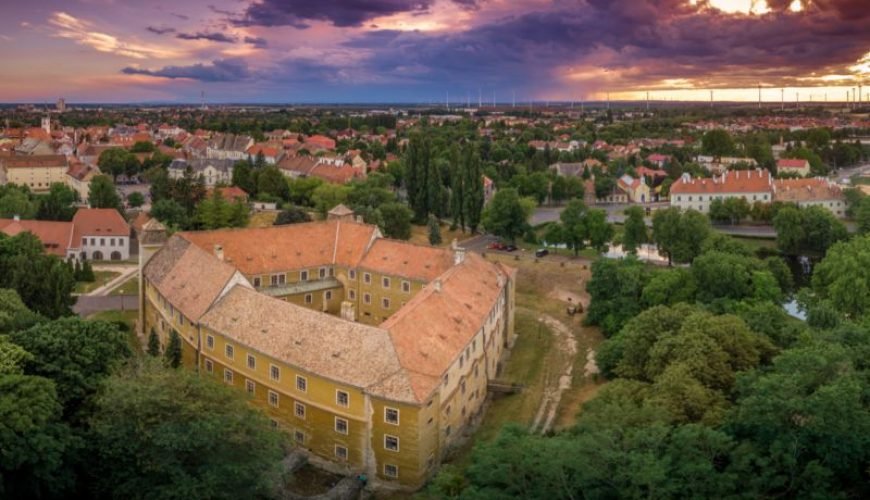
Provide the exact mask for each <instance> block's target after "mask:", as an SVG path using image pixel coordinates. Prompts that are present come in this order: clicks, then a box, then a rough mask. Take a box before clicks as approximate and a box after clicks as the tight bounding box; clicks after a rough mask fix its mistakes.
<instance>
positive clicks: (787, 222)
mask: <svg viewBox="0 0 870 500" xmlns="http://www.w3.org/2000/svg"><path fill="white" fill-rule="evenodd" d="M773 227H774V229H776V244H777V246H778V247H779V249H780V250H781V251H782V252H783V253H785V254H787V255H804V254H807V255H811V256H822V255H824V254H825V252H826V251H827V249H828V248H829V247H830V246H831V245H833V244H834V243H836V242H837V241H840V240H843V239H845V238H846V237H847V236H848V231H847V230H846V226H845V225H844V224H843V223H842V222H841V221H839V220H837V219H836V218H835V217H834V216H833V214H831V213H830V212H829V211H828V210H827V209H825V208H822V207H819V206H811V207H807V208H798V207H796V206H794V205H789V206H786V207H783V208H781V209H780V210H779V211H778V212H777V214H776V216H775V217H774V218H773Z"/></svg>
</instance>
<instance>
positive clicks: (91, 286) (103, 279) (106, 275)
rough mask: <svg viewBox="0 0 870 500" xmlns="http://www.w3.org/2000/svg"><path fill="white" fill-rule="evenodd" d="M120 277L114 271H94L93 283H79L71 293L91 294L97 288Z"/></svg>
mask: <svg viewBox="0 0 870 500" xmlns="http://www.w3.org/2000/svg"><path fill="white" fill-rule="evenodd" d="M120 275H121V273H116V272H115V271H94V278H95V279H94V281H92V282H85V281H79V282H78V283H76V287H75V289H74V290H73V293H81V294H84V293H90V292H93V291H94V290H96V289H97V288H100V287H101V286H103V285H105V284H106V283H108V282H110V281H112V280H113V279H115V278H117V277H118V276H120Z"/></svg>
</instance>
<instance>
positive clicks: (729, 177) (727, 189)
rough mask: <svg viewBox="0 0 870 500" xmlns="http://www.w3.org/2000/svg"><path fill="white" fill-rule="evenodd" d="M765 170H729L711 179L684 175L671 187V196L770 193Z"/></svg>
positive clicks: (768, 175)
mask: <svg viewBox="0 0 870 500" xmlns="http://www.w3.org/2000/svg"><path fill="white" fill-rule="evenodd" d="M771 181H772V179H771V177H770V172H769V171H767V170H761V169H759V170H743V171H740V170H729V171H727V172H725V173H724V174H722V175H720V176H716V177H713V178H711V179H693V178H692V177H691V176H689V175H684V176H683V177H681V178H680V179H678V180H677V181H676V182H674V184H673V185H672V186H671V194H681V193H688V194H692V193H698V194H707V193H710V194H715V193H764V192H770V191H772V187H771V185H772V182H771Z"/></svg>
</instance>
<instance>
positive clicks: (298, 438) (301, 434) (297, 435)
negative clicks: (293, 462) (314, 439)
mask: <svg viewBox="0 0 870 500" xmlns="http://www.w3.org/2000/svg"><path fill="white" fill-rule="evenodd" d="M293 436H294V438H295V439H296V442H297V443H299V444H305V433H304V432H302V431H296V432H295V433H294V434H293Z"/></svg>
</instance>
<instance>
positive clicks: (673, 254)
mask: <svg viewBox="0 0 870 500" xmlns="http://www.w3.org/2000/svg"><path fill="white" fill-rule="evenodd" d="M709 234H710V221H709V220H708V219H707V217H706V216H705V215H704V214H702V213H700V212H696V211H694V210H687V211H686V212H681V211H680V209H679V208H677V207H671V208H667V209H664V210H656V212H655V214H653V241H655V242H656V245H657V246H658V248H659V251H660V252H663V253H664V254H665V255H667V256H668V263H669V264H670V263H672V262H691V261H692V259H694V258H695V256H697V255H699V254H700V253H701V245H702V243H703V241H704V240H705V239H707V237H708V235H709Z"/></svg>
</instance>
